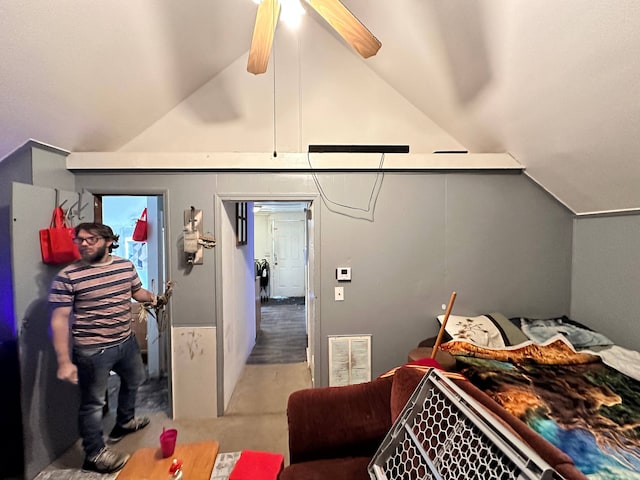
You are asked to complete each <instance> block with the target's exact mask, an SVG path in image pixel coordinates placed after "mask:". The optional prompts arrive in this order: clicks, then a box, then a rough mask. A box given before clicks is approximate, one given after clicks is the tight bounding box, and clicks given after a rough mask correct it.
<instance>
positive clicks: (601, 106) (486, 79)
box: [0, 0, 640, 214]
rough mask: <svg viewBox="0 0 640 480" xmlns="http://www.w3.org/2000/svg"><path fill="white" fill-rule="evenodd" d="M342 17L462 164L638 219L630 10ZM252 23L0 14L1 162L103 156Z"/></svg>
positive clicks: (503, 9) (424, 6) (445, 8)
mask: <svg viewBox="0 0 640 480" xmlns="http://www.w3.org/2000/svg"><path fill="white" fill-rule="evenodd" d="M344 3H345V4H346V5H347V6H348V7H349V8H350V10H351V11H352V12H354V13H355V14H356V16H358V18H360V19H361V20H362V21H363V22H364V23H365V24H366V25H367V26H368V27H369V29H370V30H371V31H372V32H373V33H374V34H375V35H376V36H377V37H378V38H379V39H380V40H381V41H382V45H383V46H382V49H381V50H380V52H379V53H378V54H377V55H376V56H375V57H372V58H370V59H368V60H362V59H360V58H359V57H357V55H355V54H354V56H353V57H354V61H361V62H364V63H365V65H367V67H368V68H370V69H371V70H372V71H374V72H375V73H376V74H377V75H379V76H380V77H381V78H382V79H384V81H386V82H387V83H388V84H389V85H390V86H391V87H393V88H394V89H395V90H397V91H398V92H399V93H400V94H401V95H402V96H404V97H405V98H406V99H407V100H409V101H410V102H411V103H412V104H413V105H415V107H416V108H418V109H419V110H420V111H422V112H423V113H424V114H425V115H426V116H428V117H429V118H430V119H431V120H433V121H434V122H435V123H437V124H438V125H439V126H440V127H441V128H443V129H444V130H446V131H447V132H448V133H449V134H450V135H451V136H452V137H454V138H456V139H457V141H459V142H460V143H461V144H462V145H465V146H466V148H467V149H469V150H470V151H471V152H478V153H480V152H503V151H506V152H509V153H510V154H511V155H513V156H514V157H515V158H516V159H517V160H518V161H519V162H520V163H521V164H522V165H524V166H525V168H526V172H527V174H528V175H530V176H531V177H532V178H533V179H534V180H535V181H536V182H538V183H539V184H541V185H542V186H543V187H544V188H546V189H547V190H548V191H550V192H551V194H553V195H554V196H556V197H557V198H558V199H559V200H560V201H562V202H563V203H564V204H565V205H567V206H568V207H569V208H570V209H571V210H573V211H574V212H576V213H578V214H582V213H590V212H603V211H619V210H627V209H631V210H633V209H639V208H640V188H638V187H637V186H638V185H639V184H640V134H639V132H640V81H638V79H640V28H638V26H639V25H640V3H639V2H637V0H616V1H615V2H604V1H602V0H564V1H562V2H557V1H552V0H537V1H534V2H532V1H530V0H528V1H527V0H482V1H480V0H478V1H473V0H447V1H444V0H438V1H435V0H344ZM255 9H256V6H255V4H254V3H253V2H252V1H251V0H181V1H175V0H136V1H133V2H132V1H126V0H110V1H108V2H105V1H101V0H60V1H55V2H42V1H38V0H3V1H2V2H1V3H0V44H1V45H2V49H0V158H4V157H5V156H6V155H8V154H9V153H10V152H11V151H13V150H15V149H16V148H18V147H19V146H20V145H22V144H23V143H25V142H26V141H27V140H28V139H29V138H33V139H36V140H38V141H40V142H43V143H47V144H50V145H53V146H56V147H59V148H62V149H66V150H69V151H105V152H109V151H118V150H119V149H121V148H122V147H123V146H125V145H126V144H127V143H128V142H130V141H131V140H132V139H134V138H135V137H136V136H137V135H138V134H139V133H140V132H142V131H144V130H145V129H146V128H147V127H148V126H149V125H151V124H153V123H154V122H155V121H157V120H158V119H159V118H161V117H162V116H163V115H165V114H166V113H167V112H168V111H170V110H171V109H172V108H174V107H175V106H176V105H178V104H179V103H180V102H182V101H183V100H184V99H185V98H187V97H188V96H189V95H190V94H191V93H193V92H194V91H195V90H197V89H198V88H199V87H200V86H202V85H204V84H205V83H206V82H208V81H210V80H211V79H212V78H213V77H215V76H216V75H218V74H219V73H220V72H221V71H223V70H224V69H225V68H226V67H227V66H228V65H230V64H231V63H232V62H234V61H236V60H237V59H238V58H239V57H242V56H246V54H247V50H248V47H249V44H250V39H251V32H252V25H253V20H254V17H255ZM309 18H311V19H312V21H317V22H318V23H319V24H321V25H323V28H327V29H328V31H330V28H329V27H326V26H325V24H324V22H323V21H322V20H321V19H319V18H318V17H317V16H316V15H314V14H313V13H310V14H309ZM332 34H333V32H332ZM344 48H345V49H349V47H348V46H347V45H345V47H344ZM247 75H250V74H249V73H247Z"/></svg>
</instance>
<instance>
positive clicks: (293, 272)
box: [271, 220, 305, 297]
mask: <svg viewBox="0 0 640 480" xmlns="http://www.w3.org/2000/svg"><path fill="white" fill-rule="evenodd" d="M304 232H305V222H304V220H274V221H273V252H274V255H273V266H272V271H271V280H272V284H271V296H272V297H304V295H305V288H304V278H305V235H304Z"/></svg>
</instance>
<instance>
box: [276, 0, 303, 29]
mask: <svg viewBox="0 0 640 480" xmlns="http://www.w3.org/2000/svg"><path fill="white" fill-rule="evenodd" d="M280 6H281V7H282V10H281V12H280V20H282V21H283V22H284V23H285V24H286V25H287V26H288V27H290V28H296V27H298V26H299V25H300V21H301V20H302V15H304V13H305V11H304V8H303V7H302V5H301V4H300V0H280Z"/></svg>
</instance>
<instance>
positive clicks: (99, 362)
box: [73, 335, 146, 457]
mask: <svg viewBox="0 0 640 480" xmlns="http://www.w3.org/2000/svg"><path fill="white" fill-rule="evenodd" d="M73 358H74V363H75V364H76V366H77V367H78V386H79V387H80V411H79V427H80V436H81V437H82V447H83V448H84V451H85V454H86V455H87V456H88V457H93V456H94V455H96V454H97V453H98V452H99V451H100V449H101V448H102V447H104V439H103V432H102V411H103V410H102V409H103V407H104V405H105V393H106V391H107V382H108V380H109V372H110V371H111V370H113V371H114V372H116V373H117V374H118V375H119V376H120V392H119V393H118V409H117V413H116V423H117V424H118V425H124V424H125V423H127V422H128V421H129V420H131V419H133V417H134V415H135V408H136V394H137V392H138V387H139V386H140V385H142V383H143V382H144V380H145V377H146V374H145V370H144V365H143V364H142V356H141V355H140V349H139V348H138V342H137V341H136V337H135V335H131V336H130V337H129V338H127V339H126V340H125V341H124V342H122V343H121V344H119V345H114V346H112V347H107V348H97V349H87V348H74V350H73Z"/></svg>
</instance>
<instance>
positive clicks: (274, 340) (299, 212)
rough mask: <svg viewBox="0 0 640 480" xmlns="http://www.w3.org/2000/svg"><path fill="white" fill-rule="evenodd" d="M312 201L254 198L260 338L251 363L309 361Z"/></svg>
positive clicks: (257, 319) (253, 351)
mask: <svg viewBox="0 0 640 480" xmlns="http://www.w3.org/2000/svg"><path fill="white" fill-rule="evenodd" d="M308 208H309V204H308V202H255V203H254V206H253V214H254V257H255V263H256V291H258V290H259V293H260V295H259V298H260V301H259V302H256V342H255V346H254V348H253V350H252V351H251V354H250V355H249V358H248V359H247V364H261V365H270V364H281V363H301V362H306V361H307V359H308V357H307V350H308V335H307V311H306V297H307V295H306V291H307V288H306V271H307V258H308V255H307V243H308V242H307V229H306V218H307V209H308Z"/></svg>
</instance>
